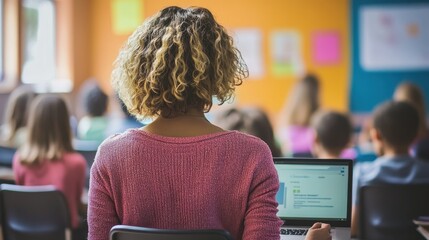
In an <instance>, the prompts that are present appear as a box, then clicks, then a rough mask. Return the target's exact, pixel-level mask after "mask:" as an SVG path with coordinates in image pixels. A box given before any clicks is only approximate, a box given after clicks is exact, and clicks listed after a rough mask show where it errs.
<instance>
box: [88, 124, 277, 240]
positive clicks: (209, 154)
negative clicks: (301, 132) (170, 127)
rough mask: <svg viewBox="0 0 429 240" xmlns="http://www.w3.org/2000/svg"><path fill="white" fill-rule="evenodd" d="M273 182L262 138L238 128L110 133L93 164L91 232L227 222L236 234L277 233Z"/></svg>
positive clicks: (103, 235) (102, 235)
mask: <svg viewBox="0 0 429 240" xmlns="http://www.w3.org/2000/svg"><path fill="white" fill-rule="evenodd" d="M278 187H279V182H278V177H277V173H276V170H275V168H274V164H273V160H272V155H271V152H270V150H269V148H268V146H267V145H266V144H265V143H264V142H263V141H262V140H260V139H259V138H256V137H252V136H249V135H246V134H243V133H239V132H236V131H225V132H219V133H213V134H208V135H202V136H196V137H165V136H159V135H155V134H152V133H148V132H145V131H143V130H129V131H127V132H125V133H123V134H119V135H115V136H113V137H111V138H109V139H107V140H106V141H104V143H103V144H102V145H101V146H100V147H99V149H98V152H97V155H96V157H95V162H94V165H93V166H92V168H91V180H90V190H89V204H88V224H89V238H88V239H89V240H99V239H100V240H101V239H103V240H105V239H108V235H109V231H110V229H111V228H112V226H114V225H118V224H124V225H132V226H143V227H149V228H160V229H226V230H227V231H229V232H230V233H231V235H232V236H233V238H234V239H235V240H241V239H244V240H262V239H263V240H278V239H280V235H279V234H280V226H281V224H282V221H281V220H280V219H279V218H278V217H277V216H276V213H277V202H276V200H275V196H276V193H277V190H278Z"/></svg>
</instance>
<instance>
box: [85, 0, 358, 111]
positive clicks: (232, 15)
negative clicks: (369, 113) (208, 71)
mask: <svg viewBox="0 0 429 240" xmlns="http://www.w3.org/2000/svg"><path fill="white" fill-rule="evenodd" d="M142 1H143V3H144V15H145V16H150V15H152V14H154V13H155V12H157V11H159V10H160V9H162V8H164V7H166V6H170V5H177V6H181V7H187V6H202V7H206V8H208V9H210V10H211V11H212V13H213V14H214V15H215V17H216V18H217V20H218V21H219V22H220V23H221V24H222V25H224V26H225V27H226V28H228V29H234V28H241V27H251V28H255V27H256V28H259V29H261V31H262V33H263V57H264V59H265V64H266V66H265V69H266V76H265V77H264V78H263V79H261V80H247V81H245V82H244V84H243V85H242V86H240V87H238V90H237V94H236V101H238V103H239V104H258V105H261V106H263V107H264V108H265V109H266V110H268V111H269V113H270V115H272V116H273V115H276V114H277V113H278V112H279V111H280V109H281V108H282V106H283V103H284V99H285V98H286V97H287V94H288V92H289V91H290V89H291V87H292V86H293V84H294V81H295V80H296V79H295V78H276V77H274V76H273V75H271V73H270V72H269V66H270V62H269V59H270V56H269V50H270V49H269V44H268V43H269V35H270V33H271V31H275V30H279V29H290V30H296V31H298V33H299V34H300V36H301V40H302V42H301V48H302V55H303V60H304V64H305V68H306V69H307V70H309V71H312V72H315V73H316V74H318V75H319V76H320V78H321V81H322V93H321V95H322V105H323V106H324V107H329V108H334V109H338V110H347V106H348V78H349V65H350V64H349V58H350V57H349V55H350V53H349V47H350V39H349V11H348V9H349V1H348V0H336V1H326V0H305V1H297V0H271V1H269V2H267V1H256V0H218V1H213V0H142ZM90 2H91V6H90V9H91V11H90V23H91V26H90V28H91V50H90V54H89V56H91V60H90V62H91V64H90V66H91V74H92V76H94V77H96V78H98V79H99V80H100V81H101V82H102V84H103V88H104V89H106V90H108V91H111V87H110V73H111V70H112V64H113V61H114V59H115V58H116V55H117V54H118V51H119V49H120V47H121V46H122V44H123V43H124V42H125V41H126V39H127V37H128V36H127V35H120V36H118V35H115V34H114V33H113V31H112V27H111V1H107V0H92V1H90ZM316 30H328V31H329V30H334V31H338V33H339V35H340V44H341V46H340V48H341V49H340V50H341V51H340V58H341V61H340V62H339V63H338V64H336V65H329V66H321V65H317V64H315V63H314V62H313V60H312V52H311V34H312V33H313V31H316Z"/></svg>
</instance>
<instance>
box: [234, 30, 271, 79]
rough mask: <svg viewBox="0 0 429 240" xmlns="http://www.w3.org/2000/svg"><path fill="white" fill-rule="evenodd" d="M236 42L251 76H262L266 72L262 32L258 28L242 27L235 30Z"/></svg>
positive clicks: (254, 77)
mask: <svg viewBox="0 0 429 240" xmlns="http://www.w3.org/2000/svg"><path fill="white" fill-rule="evenodd" d="M233 37H234V43H235V46H236V47H237V49H238V50H239V51H240V52H241V55H242V57H243V60H244V62H245V63H246V65H247V67H248V69H249V78H251V79H258V78H262V77H263V76H264V74H265V68H264V59H263V57H262V56H263V54H262V33H261V30H260V29H257V28H242V29H234V30H233Z"/></svg>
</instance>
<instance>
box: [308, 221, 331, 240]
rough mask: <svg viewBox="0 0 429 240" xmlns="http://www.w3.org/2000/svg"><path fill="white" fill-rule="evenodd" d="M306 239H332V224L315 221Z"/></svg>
mask: <svg viewBox="0 0 429 240" xmlns="http://www.w3.org/2000/svg"><path fill="white" fill-rule="evenodd" d="M305 239H306V240H331V239H332V237H331V226H330V225H329V224H326V223H319V222H318V223H315V224H313V226H312V227H311V228H310V229H308V232H307V237H306V238H305Z"/></svg>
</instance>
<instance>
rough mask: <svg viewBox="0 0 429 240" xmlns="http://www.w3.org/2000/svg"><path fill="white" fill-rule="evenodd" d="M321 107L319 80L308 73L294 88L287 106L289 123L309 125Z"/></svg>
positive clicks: (286, 115)
mask: <svg viewBox="0 0 429 240" xmlns="http://www.w3.org/2000/svg"><path fill="white" fill-rule="evenodd" d="M318 108H319V80H318V78H317V76H316V75H313V74H307V75H306V76H304V77H303V78H302V79H301V80H299V81H298V83H297V84H296V85H295V87H294V88H293V89H292V91H291V93H290V95H289V97H288V99H287V103H286V106H285V113H284V114H285V116H284V118H285V120H284V121H285V123H286V124H287V125H298V126H308V125H309V124H310V119H311V116H312V115H313V114H314V113H315V112H316V111H317V109H318Z"/></svg>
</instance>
